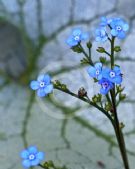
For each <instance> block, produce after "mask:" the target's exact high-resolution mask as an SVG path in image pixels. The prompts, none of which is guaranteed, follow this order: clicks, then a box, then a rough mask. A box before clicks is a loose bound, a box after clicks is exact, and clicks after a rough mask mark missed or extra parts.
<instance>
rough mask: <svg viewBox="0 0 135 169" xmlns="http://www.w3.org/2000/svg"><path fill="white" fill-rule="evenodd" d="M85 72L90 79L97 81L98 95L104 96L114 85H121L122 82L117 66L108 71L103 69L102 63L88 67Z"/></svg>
mask: <svg viewBox="0 0 135 169" xmlns="http://www.w3.org/2000/svg"><path fill="white" fill-rule="evenodd" d="M87 72H88V74H89V75H90V76H91V77H93V78H95V79H96V80H98V83H99V84H100V85H101V89H100V93H101V94H103V95H106V94H107V93H108V91H109V90H110V89H112V88H113V87H114V84H121V82H122V74H121V70H120V67H119V66H115V67H114V68H113V69H110V68H103V65H102V63H96V64H95V65H94V66H90V67H88V69H87Z"/></svg>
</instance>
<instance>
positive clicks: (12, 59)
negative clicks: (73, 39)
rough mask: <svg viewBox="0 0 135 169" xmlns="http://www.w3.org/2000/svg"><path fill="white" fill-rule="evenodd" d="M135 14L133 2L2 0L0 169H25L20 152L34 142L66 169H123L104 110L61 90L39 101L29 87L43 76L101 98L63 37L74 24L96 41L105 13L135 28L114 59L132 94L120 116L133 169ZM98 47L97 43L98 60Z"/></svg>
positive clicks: (0, 28) (128, 91)
mask: <svg viewBox="0 0 135 169" xmlns="http://www.w3.org/2000/svg"><path fill="white" fill-rule="evenodd" d="M134 9H135V1H134V0H128V1H126V0H0V169H21V168H22V166H21V160H20V158H19V153H20V151H21V150H22V149H24V147H26V146H29V145H37V147H38V148H39V149H40V150H42V151H45V152H46V160H53V161H54V162H55V163H56V164H57V165H63V164H65V165H66V166H67V167H69V169H103V168H105V169H123V167H122V161H121V157H120V153H119V150H118V146H117V142H116V140H115V136H114V131H113V129H112V127H111V125H110V123H109V122H108V120H107V119H106V118H105V117H104V116H103V115H102V114H101V113H100V112H98V111H96V110H95V109H93V108H92V107H88V105H86V104H84V103H82V102H80V101H78V100H76V99H73V98H71V97H70V96H67V95H65V94H63V93H59V92H57V91H54V96H52V97H51V98H50V99H44V100H41V99H38V98H36V97H35V95H34V93H33V92H32V91H31V90H30V88H29V82H30V80H32V79H35V78H36V77H37V75H38V74H39V73H40V72H41V71H43V72H49V73H50V74H52V75H53V79H59V80H61V81H62V82H64V83H66V84H67V85H68V87H69V88H70V89H71V90H73V91H75V92H77V88H79V87H81V86H84V87H85V88H86V89H87V90H88V93H89V95H90V96H92V95H93V94H95V93H97V90H96V89H97V88H96V86H94V84H93V82H92V80H91V79H90V78H89V77H88V75H87V73H86V71H85V68H84V67H80V65H79V63H80V59H81V58H82V55H77V54H74V53H73V52H72V51H71V50H70V49H69V47H68V46H67V45H66V44H65V39H66V38H67V36H68V35H69V34H70V32H71V29H72V28H73V27H82V28H83V30H84V31H88V32H90V34H91V38H92V37H93V33H92V32H93V31H94V29H95V27H96V25H97V24H98V22H99V17H100V16H121V17H123V18H124V19H126V20H127V22H129V24H130V31H129V33H128V35H127V38H126V39H125V40H123V41H121V42H119V41H118V42H117V43H118V44H120V45H122V49H123V50H122V52H121V53H120V54H119V55H118V56H117V57H116V60H117V63H118V64H120V65H121V67H122V70H123V74H124V82H123V86H125V87H126V88H125V92H126V94H127V96H128V97H127V99H126V101H125V102H124V103H121V105H120V107H119V117H120V119H121V121H123V122H124V124H125V125H126V127H125V128H124V133H125V139H126V145H127V151H128V156H129V162H130V166H131V169H134V168H135V112H134V109H135V104H134V102H135V81H134V78H135V69H134V67H135V47H134V46H135V45H134V41H135V10H134ZM97 45H98V44H97V43H95V42H94V41H93V51H92V56H93V58H94V60H97V59H98V55H97V53H96V52H95V49H96V47H97ZM100 46H101V44H100ZM105 46H106V47H107V48H109V46H108V44H105ZM61 102H63V104H61ZM69 113H71V114H72V115H73V116H75V117H74V118H72V117H71V118H70V117H69ZM63 116H66V117H67V116H68V118H63ZM99 162H102V163H103V164H104V166H101V165H99Z"/></svg>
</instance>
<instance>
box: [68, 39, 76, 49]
mask: <svg viewBox="0 0 135 169" xmlns="http://www.w3.org/2000/svg"><path fill="white" fill-rule="evenodd" d="M67 44H68V45H69V46H70V47H73V46H76V45H77V44H78V41H76V40H74V38H73V37H72V38H69V39H68V40H67Z"/></svg>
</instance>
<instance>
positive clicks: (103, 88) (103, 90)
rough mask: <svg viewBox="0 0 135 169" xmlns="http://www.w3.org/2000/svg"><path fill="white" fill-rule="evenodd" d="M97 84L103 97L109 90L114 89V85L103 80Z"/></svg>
mask: <svg viewBox="0 0 135 169" xmlns="http://www.w3.org/2000/svg"><path fill="white" fill-rule="evenodd" d="M98 83H99V84H100V85H101V89H100V93H101V94H103V95H106V94H107V93H108V92H109V90H111V89H112V88H113V87H114V84H113V83H112V82H110V81H109V80H108V79H105V78H102V79H101V80H99V82H98Z"/></svg>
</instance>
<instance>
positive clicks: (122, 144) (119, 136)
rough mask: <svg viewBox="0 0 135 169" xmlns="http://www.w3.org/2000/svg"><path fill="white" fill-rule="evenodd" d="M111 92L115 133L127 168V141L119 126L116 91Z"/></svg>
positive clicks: (127, 168)
mask: <svg viewBox="0 0 135 169" xmlns="http://www.w3.org/2000/svg"><path fill="white" fill-rule="evenodd" d="M110 93H111V98H112V104H113V110H114V112H113V113H114V120H115V133H116V136H117V140H118V144H119V148H120V152H121V156H122V159H123V163H124V166H125V169H129V164H128V158H127V153H126V147H125V141H124V137H123V133H122V131H121V129H120V126H119V119H118V116H117V109H116V103H115V96H114V91H111V92H110Z"/></svg>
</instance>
